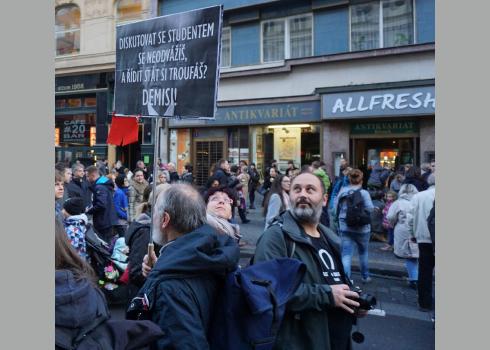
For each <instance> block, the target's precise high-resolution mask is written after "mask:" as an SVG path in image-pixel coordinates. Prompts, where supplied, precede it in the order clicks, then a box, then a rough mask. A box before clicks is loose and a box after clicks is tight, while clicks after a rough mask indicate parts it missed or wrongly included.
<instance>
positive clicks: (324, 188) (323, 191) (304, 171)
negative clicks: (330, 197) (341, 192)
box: [291, 170, 327, 195]
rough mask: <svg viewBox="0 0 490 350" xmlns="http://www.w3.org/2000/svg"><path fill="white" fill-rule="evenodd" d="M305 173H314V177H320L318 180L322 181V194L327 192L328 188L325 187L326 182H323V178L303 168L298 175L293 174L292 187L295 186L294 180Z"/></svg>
mask: <svg viewBox="0 0 490 350" xmlns="http://www.w3.org/2000/svg"><path fill="white" fill-rule="evenodd" d="M304 174H310V175H313V176H314V177H316V178H317V179H318V181H319V182H320V186H321V188H322V194H323V195H325V194H326V193H327V188H326V187H325V184H324V183H323V180H322V179H321V178H320V177H319V176H318V175H315V174H314V173H312V172H311V171H308V170H302V171H301V172H300V173H299V174H298V175H296V176H293V177H292V178H291V188H293V182H294V180H295V179H296V178H297V177H298V176H300V175H304Z"/></svg>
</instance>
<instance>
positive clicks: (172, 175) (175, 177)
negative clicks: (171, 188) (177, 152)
mask: <svg viewBox="0 0 490 350" xmlns="http://www.w3.org/2000/svg"><path fill="white" fill-rule="evenodd" d="M167 169H168V174H169V182H170V183H175V182H179V180H180V177H179V173H178V172H177V170H176V169H175V164H174V163H168V164H167Z"/></svg>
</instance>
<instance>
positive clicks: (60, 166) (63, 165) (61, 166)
mask: <svg viewBox="0 0 490 350" xmlns="http://www.w3.org/2000/svg"><path fill="white" fill-rule="evenodd" d="M54 168H55V169H56V170H58V171H60V172H61V173H63V172H64V171H65V169H66V168H69V166H67V165H66V163H64V162H58V163H56V164H55V165H54Z"/></svg>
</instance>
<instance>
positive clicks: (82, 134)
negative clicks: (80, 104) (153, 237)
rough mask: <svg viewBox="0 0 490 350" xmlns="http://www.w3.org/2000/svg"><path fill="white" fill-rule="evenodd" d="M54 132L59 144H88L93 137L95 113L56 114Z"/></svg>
mask: <svg viewBox="0 0 490 350" xmlns="http://www.w3.org/2000/svg"><path fill="white" fill-rule="evenodd" d="M92 128H93V129H92ZM56 130H58V131H56ZM55 133H57V134H58V136H55V138H57V140H55V141H57V143H58V145H59V146H89V145H91V143H92V142H91V139H92V138H94V137H95V113H89V114H77V115H68V116H56V118H55Z"/></svg>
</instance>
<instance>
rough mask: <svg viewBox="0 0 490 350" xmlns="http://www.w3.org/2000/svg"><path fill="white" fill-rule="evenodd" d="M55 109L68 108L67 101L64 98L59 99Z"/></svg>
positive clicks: (56, 101)
mask: <svg viewBox="0 0 490 350" xmlns="http://www.w3.org/2000/svg"><path fill="white" fill-rule="evenodd" d="M55 107H56V108H65V107H66V100H65V99H64V98H58V99H56V100H55Z"/></svg>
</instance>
